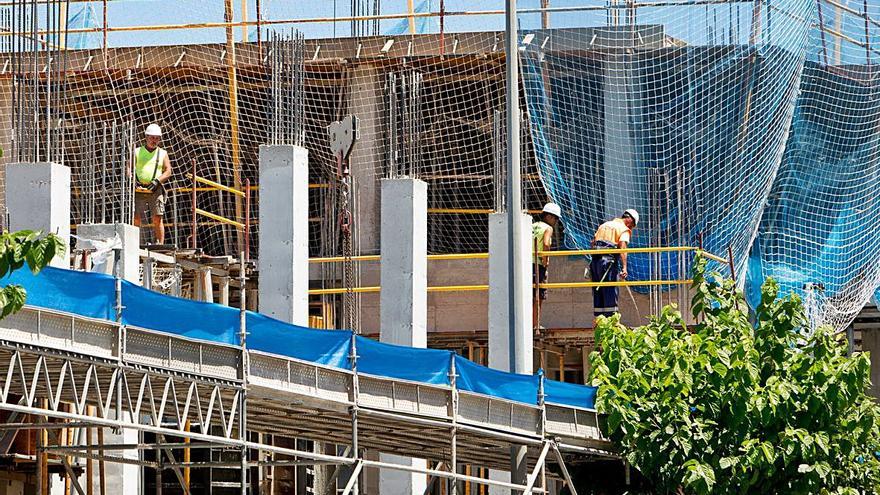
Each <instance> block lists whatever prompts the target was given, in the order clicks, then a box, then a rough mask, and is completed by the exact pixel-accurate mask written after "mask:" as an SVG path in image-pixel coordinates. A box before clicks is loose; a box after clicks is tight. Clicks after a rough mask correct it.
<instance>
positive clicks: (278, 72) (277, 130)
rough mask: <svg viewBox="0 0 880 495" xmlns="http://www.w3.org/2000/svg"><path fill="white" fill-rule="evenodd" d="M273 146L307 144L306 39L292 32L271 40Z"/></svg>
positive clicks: (270, 107)
mask: <svg viewBox="0 0 880 495" xmlns="http://www.w3.org/2000/svg"><path fill="white" fill-rule="evenodd" d="M268 49H269V52H268V56H267V72H268V73H269V101H268V105H267V113H268V117H269V142H270V143H271V144H275V145H279V144H291V145H297V146H302V145H303V144H304V141H305V38H304V37H303V35H302V33H300V32H299V31H297V30H294V29H291V30H290V31H289V33H283V32H278V31H274V32H272V33H271V36H270V38H269V47H268Z"/></svg>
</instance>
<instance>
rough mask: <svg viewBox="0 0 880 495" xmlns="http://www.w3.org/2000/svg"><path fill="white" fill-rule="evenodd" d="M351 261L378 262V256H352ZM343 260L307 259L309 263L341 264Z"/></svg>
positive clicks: (330, 258)
mask: <svg viewBox="0 0 880 495" xmlns="http://www.w3.org/2000/svg"><path fill="white" fill-rule="evenodd" d="M351 260H352V261H379V255H378V254H368V255H362V256H352V257H351ZM343 261H345V258H343V257H342V256H328V257H325V258H309V263H342V262H343Z"/></svg>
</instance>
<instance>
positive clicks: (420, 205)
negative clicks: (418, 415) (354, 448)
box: [379, 179, 428, 495]
mask: <svg viewBox="0 0 880 495" xmlns="http://www.w3.org/2000/svg"><path fill="white" fill-rule="evenodd" d="M381 183H382V186H381V188H382V207H381V209H382V213H381V215H382V221H381V232H380V235H381V253H382V264H381V270H382V275H381V276H382V278H381V285H382V291H381V292H380V296H379V297H380V301H379V304H380V306H379V309H380V315H381V324H380V330H379V339H380V340H381V341H382V342H387V343H389V344H397V345H405V346H411V347H422V348H424V347H427V345H428V328H427V327H428V258H427V255H428V185H427V184H425V183H424V182H422V181H420V180H416V179H383V180H382V181H381ZM380 458H381V460H382V461H383V462H390V463H394V464H403V465H407V466H412V467H418V468H421V469H425V468H426V467H427V463H426V461H425V460H424V459H412V458H409V457H401V456H396V455H386V454H382V455H381V456H380ZM426 487H427V478H426V476H425V475H424V474H417V473H408V472H403V471H390V470H387V469H386V470H381V471H380V472H379V493H382V494H386V493H387V494H392V495H404V494H405V495H411V494H412V495H421V494H422V493H424V491H425V488H426Z"/></svg>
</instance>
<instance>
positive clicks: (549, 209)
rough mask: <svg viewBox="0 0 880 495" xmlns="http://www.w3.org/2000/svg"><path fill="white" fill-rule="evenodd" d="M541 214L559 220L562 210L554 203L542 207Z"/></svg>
mask: <svg viewBox="0 0 880 495" xmlns="http://www.w3.org/2000/svg"><path fill="white" fill-rule="evenodd" d="M541 213H549V214H551V215H553V216H555V217H556V218H559V217H561V216H562V208H560V207H559V205H558V204H556V203H547V204H546V205H544V209H543V210H541Z"/></svg>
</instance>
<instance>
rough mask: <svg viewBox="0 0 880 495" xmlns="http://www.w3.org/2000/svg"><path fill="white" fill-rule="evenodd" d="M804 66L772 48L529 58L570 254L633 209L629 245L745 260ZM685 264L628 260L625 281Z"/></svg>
mask: <svg viewBox="0 0 880 495" xmlns="http://www.w3.org/2000/svg"><path fill="white" fill-rule="evenodd" d="M800 67H801V62H800V60H799V54H798V52H797V51H791V50H788V49H786V48H785V47H780V46H775V45H763V46H754V47H753V46H726V47H711V48H709V47H680V48H663V49H655V50H647V51H644V52H636V53H635V54H632V53H629V52H627V51H624V50H608V52H607V53H606V54H605V56H603V57H597V56H594V55H592V54H591V53H590V52H580V51H572V52H567V51H560V52H547V53H543V52H540V51H529V50H527V51H526V54H525V55H524V56H523V69H522V71H523V87H524V91H525V101H526V104H527V107H528V111H529V125H530V129H531V139H532V143H533V145H534V153H535V158H536V161H537V163H538V168H539V171H540V173H541V178H542V180H543V183H544V186H545V188H546V190H547V193H548V195H549V196H550V197H551V198H552V199H553V200H554V201H555V202H557V203H559V204H560V205H561V206H562V211H563V215H562V219H563V223H564V224H565V232H566V234H567V239H566V241H567V243H568V244H569V245H573V246H577V247H580V248H586V247H588V246H589V245H590V242H591V240H592V238H593V234H594V232H595V230H596V227H597V226H598V225H600V224H601V223H602V222H604V221H606V220H609V219H611V218H613V217H614V216H619V215H620V214H621V213H622V212H623V210H624V209H626V208H630V207H634V208H636V209H638V210H640V211H641V212H642V218H641V222H640V224H639V226H638V228H637V229H636V231H635V235H634V237H633V240H632V242H631V244H630V247H649V246H671V245H691V246H696V245H699V243H700V239H702V243H703V246H704V247H705V249H706V250H708V251H710V252H716V253H725V254H726V252H727V248H728V246H731V247H732V248H733V251H734V255H735V257H736V258H737V260H744V258H745V254H746V253H747V252H748V248H749V246H750V243H751V232H753V231H754V228H755V227H756V226H757V223H758V220H759V219H760V213H761V209H762V207H763V203H764V198H765V197H766V194H767V192H768V191H769V187H770V185H771V183H772V177H773V175H774V174H775V173H776V170H777V167H778V165H779V162H780V155H779V153H778V152H777V151H776V150H778V149H780V148H781V147H782V145H783V143H784V138H785V135H786V132H785V129H786V128H787V125H788V119H789V118H790V108H791V103H792V101H793V98H794V94H795V91H794V88H795V87H796V86H795V85H794V84H792V81H793V80H796V77H797V74H798V72H799V70H800ZM680 256H682V255H680V254H678V253H664V254H660V255H647V254H635V255H631V256H630V257H629V260H630V261H629V272H630V279H632V280H649V279H654V280H656V279H678V278H686V275H687V271H688V270H689V267H690V264H691V263H690V262H691V260H692V257H691V256H686V259H684V260H681V259H680V258H679V257H680ZM712 268H716V267H712ZM682 270H684V271H685V273H681V272H682Z"/></svg>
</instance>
